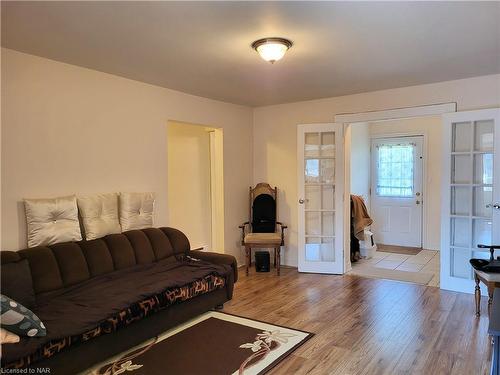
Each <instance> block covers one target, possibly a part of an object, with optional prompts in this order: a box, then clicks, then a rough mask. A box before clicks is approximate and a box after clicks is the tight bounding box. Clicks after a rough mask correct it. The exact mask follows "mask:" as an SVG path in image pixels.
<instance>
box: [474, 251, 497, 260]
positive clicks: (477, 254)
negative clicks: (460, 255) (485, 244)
mask: <svg viewBox="0 0 500 375" xmlns="http://www.w3.org/2000/svg"><path fill="white" fill-rule="evenodd" d="M478 250H480V249H478ZM495 255H496V254H495ZM472 258H476V259H490V252H489V251H473V252H472Z"/></svg>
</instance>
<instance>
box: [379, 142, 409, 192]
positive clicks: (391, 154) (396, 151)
mask: <svg viewBox="0 0 500 375" xmlns="http://www.w3.org/2000/svg"><path fill="white" fill-rule="evenodd" d="M377 147H378V153H377V189H376V194H377V195H378V196H381V197H411V196H413V178H414V176H413V157H414V155H413V153H414V145H413V144H393V145H379V146H377Z"/></svg>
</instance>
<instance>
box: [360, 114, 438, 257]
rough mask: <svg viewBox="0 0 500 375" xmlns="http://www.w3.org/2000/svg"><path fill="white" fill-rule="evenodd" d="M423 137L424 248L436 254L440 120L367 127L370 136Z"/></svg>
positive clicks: (377, 124)
mask: <svg viewBox="0 0 500 375" xmlns="http://www.w3.org/2000/svg"><path fill="white" fill-rule="evenodd" d="M402 134H405V135H424V136H425V138H426V143H427V147H426V149H425V150H424V153H425V154H426V158H424V169H425V175H426V180H425V181H424V184H425V196H423V197H422V198H423V202H424V203H423V204H424V207H425V208H424V217H423V230H424V237H423V247H424V249H431V250H439V249H440V241H441V169H442V165H441V150H442V147H441V144H442V142H443V135H442V134H443V132H442V125H441V117H440V116H429V117H421V118H414V119H405V120H394V121H381V122H376V123H370V136H371V137H380V136H398V135H402Z"/></svg>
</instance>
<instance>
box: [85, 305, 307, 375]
mask: <svg viewBox="0 0 500 375" xmlns="http://www.w3.org/2000/svg"><path fill="white" fill-rule="evenodd" d="M312 335H313V334H312V333H309V332H304V331H299V330H296V329H291V328H287V327H281V326H277V325H274V324H269V323H264V322H260V321H256V320H252V319H247V318H242V317H239V316H235V315H231V314H226V313H222V312H216V311H210V312H207V313H205V314H203V315H201V316H199V317H197V318H195V319H192V320H190V321H188V322H187V323H185V324H183V325H181V326H179V327H176V328H174V329H171V330H169V331H167V332H165V333H163V334H161V335H160V336H158V337H156V338H155V339H153V340H150V341H149V342H146V343H144V344H143V345H140V346H139V347H136V348H134V349H132V350H131V351H129V352H127V353H123V354H121V355H119V356H117V357H115V358H113V359H111V360H109V361H108V362H107V363H105V364H101V365H99V366H97V367H95V368H94V369H92V370H91V371H90V372H88V373H87V374H89V375H118V374H123V373H127V374H128V373H130V374H131V375H146V374H147V375H165V374H176V375H183V374H189V375H195V374H200V375H201V374H203V375H208V374H217V375H225V374H227V375H231V374H245V375H257V374H264V373H265V372H267V371H269V370H270V369H271V368H273V367H274V366H276V365H277V364H278V363H280V362H281V361H283V360H284V359H285V358H286V356H288V355H289V354H290V353H292V352H293V351H294V350H295V349H297V348H298V347H299V346H300V345H302V344H303V343H304V342H306V341H307V340H308V339H309V338H310V337H311V336H312Z"/></svg>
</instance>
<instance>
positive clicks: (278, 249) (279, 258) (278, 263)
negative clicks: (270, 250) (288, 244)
mask: <svg viewBox="0 0 500 375" xmlns="http://www.w3.org/2000/svg"><path fill="white" fill-rule="evenodd" d="M274 252H275V254H276V273H277V274H278V276H279V275H280V264H281V256H280V252H281V247H279V246H278V247H276V248H275V249H274Z"/></svg>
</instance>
